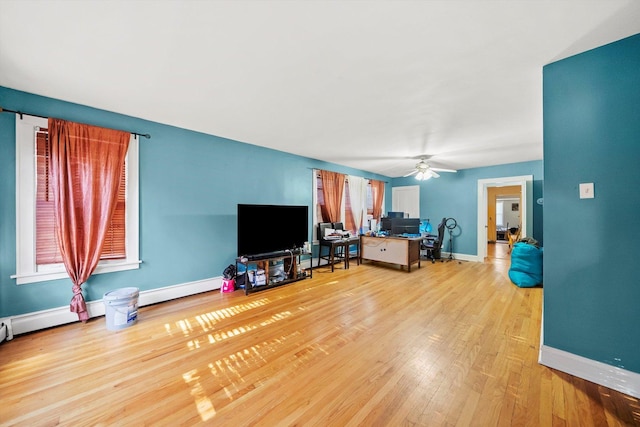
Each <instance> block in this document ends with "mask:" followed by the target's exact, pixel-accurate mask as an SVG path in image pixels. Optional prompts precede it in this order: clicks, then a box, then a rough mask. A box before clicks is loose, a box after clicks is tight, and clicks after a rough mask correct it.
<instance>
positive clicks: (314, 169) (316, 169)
mask: <svg viewBox="0 0 640 427" xmlns="http://www.w3.org/2000/svg"><path fill="white" fill-rule="evenodd" d="M309 169H311V170H312V171H321V170H325V171H328V172H335V173H339V174H342V175H350V174H348V173H343V172H338V171H332V170H329V169H318V168H311V167H310V168H309ZM319 176H320V174H316V177H319ZM355 176H357V175H355ZM361 178H364V176H362V177H361ZM364 179H368V180H369V181H371V180H374V181H380V182H384V183H385V184H388V183H389V181H383V180H381V179H375V178H364Z"/></svg>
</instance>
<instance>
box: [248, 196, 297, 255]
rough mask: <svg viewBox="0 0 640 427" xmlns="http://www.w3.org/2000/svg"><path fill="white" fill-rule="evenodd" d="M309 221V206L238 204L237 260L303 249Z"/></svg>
mask: <svg viewBox="0 0 640 427" xmlns="http://www.w3.org/2000/svg"><path fill="white" fill-rule="evenodd" d="M308 221H309V207H308V206H292V205H250V204H239V205H238V256H244V255H258V254H264V253H269V252H275V251H283V250H285V249H293V248H301V247H303V245H304V242H307V241H309V224H308Z"/></svg>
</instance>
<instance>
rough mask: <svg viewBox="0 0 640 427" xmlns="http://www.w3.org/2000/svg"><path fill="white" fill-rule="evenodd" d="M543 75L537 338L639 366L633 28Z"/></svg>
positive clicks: (638, 40)
mask: <svg viewBox="0 0 640 427" xmlns="http://www.w3.org/2000/svg"><path fill="white" fill-rule="evenodd" d="M543 76H544V85H543V89H544V103H543V108H544V170H545V182H544V192H545V197H544V202H545V203H544V218H545V252H544V287H545V298H544V344H545V345H547V346H550V347H553V348H557V349H560V350H565V351H568V352H570V353H573V354H577V355H580V356H583V357H586V358H589V359H592V360H596V361H599V362H603V363H606V364H609V365H613V366H617V367H620V368H624V369H627V370H630V371H633V372H637V373H640V351H638V349H639V348H640V328H639V327H638V325H640V309H639V307H640V282H639V281H638V269H637V264H636V263H637V262H638V237H640V221H639V220H638V213H639V212H640V192H639V191H637V190H634V188H635V185H640V167H638V160H639V159H640V34H638V35H635V36H632V37H629V38H626V39H623V40H621V41H618V42H616V43H612V44H609V45H606V46H603V47H600V48H598V49H594V50H591V51H588V52H585V53H582V54H580V55H576V56H573V57H570V58H567V59H564V60H562V61H558V62H555V63H552V64H549V65H547V66H546V67H544V70H543ZM582 182H593V183H594V186H595V189H594V194H595V198H594V199H583V200H581V199H579V198H578V184H579V183H582Z"/></svg>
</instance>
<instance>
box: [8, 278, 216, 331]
mask: <svg viewBox="0 0 640 427" xmlns="http://www.w3.org/2000/svg"><path fill="white" fill-rule="evenodd" d="M221 285H222V277H214V278H210V279H204V280H198V281H195V282H189V283H182V284H179V285H173V286H166V287H164V288H158V289H150V290H148V291H140V296H139V297H138V307H143V306H145V305H151V304H156V303H159V302H164V301H170V300H172V299H176V298H182V297H186V296H189V295H195V294H199V293H202V292H208V291H213V290H215V289H220V286H221ZM87 311H88V313H89V317H98V316H104V313H105V310H104V304H103V302H102V300H97V301H89V302H87ZM73 322H78V315H77V314H76V313H72V312H71V311H69V306H68V305H67V306H64V307H57V308H51V309H48V310H42V311H36V312H33V313H27V314H21V315H18V316H12V317H7V318H4V319H0V338H1V337H2V333H5V335H6V336H5V338H6V339H7V340H11V339H13V336H14V335H19V334H24V333H27V332H32V331H37V330H40V329H45V328H50V327H52V326H58V325H64V324H66V323H73ZM0 342H2V339H0Z"/></svg>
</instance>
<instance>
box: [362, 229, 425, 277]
mask: <svg viewBox="0 0 640 427" xmlns="http://www.w3.org/2000/svg"><path fill="white" fill-rule="evenodd" d="M421 241H422V237H415V238H413V237H410V238H407V237H371V236H360V260H361V261H363V260H367V259H368V260H371V261H380V262H387V263H390V264H398V265H400V266H405V267H407V271H408V272H411V265H412V264H414V263H416V262H417V263H418V268H420V242H421Z"/></svg>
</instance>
